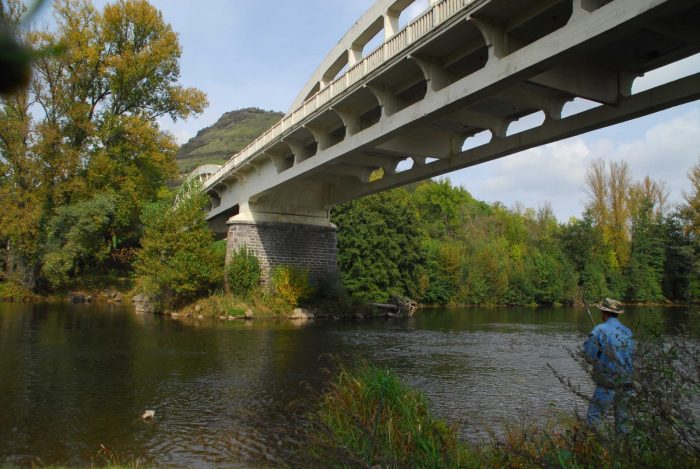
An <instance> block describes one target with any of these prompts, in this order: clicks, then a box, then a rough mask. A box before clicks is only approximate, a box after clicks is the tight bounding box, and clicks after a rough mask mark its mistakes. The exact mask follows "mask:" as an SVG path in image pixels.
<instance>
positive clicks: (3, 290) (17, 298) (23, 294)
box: [0, 280, 38, 303]
mask: <svg viewBox="0 0 700 469" xmlns="http://www.w3.org/2000/svg"><path fill="white" fill-rule="evenodd" d="M36 300H38V297H37V296H36V295H35V294H34V292H32V291H31V290H30V289H28V288H27V287H25V286H23V285H22V284H20V283H17V282H15V281H13V280H8V281H6V282H0V301H6V302H17V303H29V302H32V301H36Z"/></svg>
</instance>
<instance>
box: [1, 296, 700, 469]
mask: <svg viewBox="0 0 700 469" xmlns="http://www.w3.org/2000/svg"><path fill="white" fill-rule="evenodd" d="M624 320H625V322H626V323H627V324H630V325H632V327H633V329H634V328H635V327H636V326H635V324H636V323H641V322H645V323H648V324H647V325H649V324H652V325H653V327H656V328H657V329H660V330H662V331H664V332H665V333H672V334H676V333H679V332H680V331H681V330H684V329H685V330H694V331H697V330H698V329H700V328H699V327H698V324H700V320H699V316H698V313H697V312H689V311H687V310H684V309H679V308H676V309H669V310H661V309H654V308H641V309H634V310H631V311H629V312H628V314H626V315H625V319H624ZM590 327H591V326H590V323H589V319H588V316H587V315H586V313H585V312H584V311H582V310H572V309H513V308H488V309H467V310H465V309H448V310H425V311H421V312H420V313H419V314H418V315H417V316H415V317H414V318H410V319H390V320H383V319H382V320H372V321H360V322H358V321H316V322H309V323H303V324H295V323H290V322H264V321H254V322H252V323H246V322H240V321H234V322H228V323H218V322H213V321H184V322H183V321H173V320H169V319H166V318H161V317H156V316H150V315H146V316H139V315H135V314H133V313H132V312H131V311H130V309H129V308H127V307H117V306H111V307H107V306H104V307H102V306H84V305H70V306H69V305H50V306H47V305H36V306H17V305H0V395H1V396H2V397H3V399H4V404H5V405H3V406H1V407H0V465H2V464H3V463H19V464H29V463H30V462H32V461H38V460H39V458H40V460H41V461H44V462H45V463H63V464H70V465H79V464H86V463H89V462H90V461H91V459H93V458H94V457H95V455H96V454H97V452H98V450H99V449H100V445H104V446H106V447H108V448H109V449H110V450H111V451H113V452H114V453H116V454H117V455H119V457H120V458H121V460H125V461H129V460H132V459H136V458H141V459H143V460H145V461H155V462H158V463H161V464H167V465H172V466H177V467H211V465H217V466H228V467H249V466H251V465H258V464H260V463H267V464H270V465H273V466H278V465H281V464H283V463H287V464H291V465H293V464H294V457H295V454H296V450H297V443H296V441H295V438H296V431H297V430H298V428H299V426H300V425H302V424H303V421H302V420H301V419H300V409H301V410H303V409H304V408H305V406H308V405H310V404H312V403H313V401H314V400H315V398H316V396H317V392H318V390H320V389H321V388H322V387H323V385H324V383H325V379H326V375H325V374H323V373H320V372H319V370H320V369H321V368H323V367H330V366H332V364H333V361H331V360H329V359H328V356H329V355H332V356H334V357H337V360H338V361H340V362H342V363H355V362H357V361H358V360H359V359H365V360H367V361H369V362H372V363H376V364H379V365H381V366H386V367H389V368H392V369H394V370H396V371H397V372H398V374H399V375H400V376H401V377H402V379H404V380H405V381H406V382H408V383H409V384H411V385H412V386H415V387H416V388H418V389H421V390H422V391H424V392H425V393H426V394H427V396H428V398H429V400H430V403H431V408H432V409H433V411H434V412H435V413H437V414H438V415H439V416H441V417H444V418H447V419H449V420H451V421H453V422H459V424H460V429H461V433H462V435H463V437H464V438H466V439H470V440H479V439H481V438H484V436H485V435H486V429H488V428H490V427H493V428H495V429H498V428H499V426H500V425H502V423H503V422H506V421H508V420H512V419H514V418H518V417H519V416H520V414H521V413H522V412H523V411H528V412H530V413H531V414H532V415H533V416H535V417H537V418H540V417H541V416H542V415H543V414H544V413H545V412H547V411H549V410H551V409H564V410H566V411H571V410H572V409H574V408H575V407H576V406H579V408H583V406H584V404H583V403H580V402H577V401H576V400H575V399H574V397H573V396H572V395H571V394H570V393H569V392H568V391H566V390H564V389H563V388H562V387H561V385H560V384H559V383H558V381H557V380H556V379H555V378H554V376H553V375H552V373H551V371H550V370H549V369H548V368H547V366H546V364H547V363H550V364H551V365H552V366H553V367H555V368H556V369H557V370H560V371H561V372H562V374H564V375H565V376H568V377H571V378H572V380H573V381H574V382H580V383H581V386H582V390H584V391H586V392H587V391H589V390H590V388H591V387H592V386H591V384H590V382H589V379H588V378H587V377H586V376H583V374H582V373H581V371H580V370H579V368H578V366H577V365H576V364H575V363H574V362H573V360H572V359H571V357H570V356H569V355H568V352H567V349H575V348H576V347H578V346H579V345H580V343H581V342H582V340H583V338H584V337H585V334H586V333H587V332H588V331H589V330H590ZM146 409H154V410H155V411H156V419H155V421H154V422H152V423H150V424H149V423H145V422H143V421H142V420H141V419H140V415H141V414H142V413H143V411H144V410H146Z"/></svg>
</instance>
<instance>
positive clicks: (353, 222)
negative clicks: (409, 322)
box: [332, 189, 425, 301]
mask: <svg viewBox="0 0 700 469" xmlns="http://www.w3.org/2000/svg"><path fill="white" fill-rule="evenodd" d="M416 218H417V212H416V207H415V205H414V203H413V201H412V200H411V196H410V194H409V193H408V192H407V191H405V190H403V189H395V190H392V191H386V192H382V193H379V194H376V195H371V196H368V197H364V198H362V199H359V200H355V201H352V202H349V203H345V204H342V205H339V206H337V207H335V208H334V209H333V212H332V220H333V222H334V223H335V224H337V225H338V267H339V268H340V276H341V280H342V281H343V284H344V285H345V287H346V288H347V289H348V291H349V292H350V293H351V294H352V295H354V296H356V297H358V298H361V299H364V300H368V301H387V300H388V299H389V296H390V295H392V294H399V295H408V296H409V297H412V298H420V297H421V296H422V292H421V291H420V279H421V276H422V274H423V267H422V266H423V261H424V258H425V255H424V253H423V249H422V245H421V239H422V231H421V229H420V227H419V226H418V224H417V223H416V221H415V220H416Z"/></svg>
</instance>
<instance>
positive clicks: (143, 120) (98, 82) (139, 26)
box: [0, 0, 206, 287]
mask: <svg viewBox="0 0 700 469" xmlns="http://www.w3.org/2000/svg"><path fill="white" fill-rule="evenodd" d="M7 3H8V5H11V6H12V8H15V9H21V7H20V5H21V3H20V1H19V0H8V2H7ZM54 6H55V16H56V25H55V28H54V29H53V30H44V31H28V32H21V33H18V34H20V36H21V37H19V41H20V42H21V43H27V44H28V45H30V46H32V47H33V48H37V49H42V48H46V47H51V46H53V45H55V44H61V45H62V47H63V53H61V54H46V55H43V56H40V57H38V58H37V59H36V61H35V62H34V64H33V79H32V81H31V84H30V86H29V88H28V89H27V90H26V91H25V92H23V93H19V94H16V95H12V96H4V97H2V98H1V100H0V161H1V162H2V165H1V166H0V169H2V175H1V176H0V196H2V199H3V202H4V205H5V207H4V208H5V209H4V210H3V211H2V213H0V240H2V241H3V243H4V244H5V245H6V247H7V248H8V251H9V252H10V257H11V258H12V259H13V261H12V262H8V263H7V264H8V266H12V267H13V270H15V271H16V273H17V276H18V277H19V279H20V280H21V281H22V282H23V283H24V284H25V285H28V286H32V287H33V286H34V285H35V283H36V274H37V273H38V272H40V267H41V260H42V253H43V251H44V247H45V244H46V242H47V239H48V238H47V228H48V223H49V220H51V219H52V217H53V216H54V215H55V214H56V211H57V210H58V209H59V208H60V207H62V206H66V205H70V204H75V203H79V202H81V201H84V200H88V199H91V198H92V197H93V196H94V195H95V194H96V193H102V192H105V193H112V194H114V196H115V204H116V208H115V223H114V224H113V226H112V228H114V229H115V230H116V233H115V235H116V238H117V240H118V242H122V241H124V240H130V242H131V243H135V242H136V239H137V237H138V235H139V229H138V219H139V213H140V211H141V208H142V207H143V206H144V204H145V203H147V202H150V201H152V200H154V198H155V197H156V194H157V193H158V191H159V190H160V188H161V187H162V186H163V185H164V183H165V182H166V181H167V180H168V179H169V178H171V177H172V176H174V174H175V172H176V167H175V163H174V153H175V150H176V145H175V142H174V140H173V138H172V136H170V135H167V134H165V133H163V132H161V131H160V129H159V126H158V119H159V118H160V117H162V116H169V117H171V118H172V119H178V118H186V117H188V116H190V115H192V114H194V113H199V112H201V111H202V110H203V108H204V106H205V104H206V99H205V96H204V94H203V93H202V92H201V91H198V90H196V89H192V88H183V87H182V86H180V85H179V84H178V80H179V75H180V70H179V57H180V46H179V44H178V39H177V35H176V34H175V32H173V30H172V28H171V27H170V26H169V25H168V24H167V23H165V22H164V21H163V18H162V15H161V14H160V12H158V11H157V10H156V9H155V8H154V7H153V6H151V5H150V4H149V3H148V2H147V1H145V0H119V1H117V2H116V3H114V4H111V5H107V6H105V7H104V9H103V10H102V11H98V10H97V9H95V8H94V7H93V6H92V5H91V4H90V3H89V2H88V1H87V0H59V1H57V2H56V3H55V4H54ZM18 31H19V30H18ZM30 109H31V110H35V109H40V111H35V112H34V114H35V115H32V113H30Z"/></svg>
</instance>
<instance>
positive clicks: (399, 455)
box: [310, 365, 469, 468]
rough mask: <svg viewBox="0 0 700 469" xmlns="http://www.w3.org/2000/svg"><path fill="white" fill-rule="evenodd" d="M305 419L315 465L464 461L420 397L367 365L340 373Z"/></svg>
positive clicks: (453, 436) (452, 434)
mask: <svg viewBox="0 0 700 469" xmlns="http://www.w3.org/2000/svg"><path fill="white" fill-rule="evenodd" d="M311 420H312V425H311V428H310V439H311V455H312V458H313V459H314V460H315V461H314V463H315V465H318V466H319V467H385V468H393V467H416V468H442V467H445V468H448V467H449V468H451V467H464V466H466V465H467V461H468V458H469V453H468V450H467V448H466V447H464V446H463V445H461V444H460V443H459V441H458V439H457V432H456V430H455V428H453V427H450V426H449V425H447V424H446V423H445V422H444V421H442V420H438V419H436V418H434V417H433V416H432V415H431V414H430V412H429V411H428V406H427V401H426V399H425V396H424V395H423V394H421V393H420V392H417V391H414V390H411V389H409V388H408V387H406V386H404V385H403V384H402V383H401V382H400V381H399V379H398V377H397V376H396V375H395V374H394V373H392V372H391V371H386V370H380V369H378V368H375V367H372V366H368V365H363V366H361V367H360V368H359V370H357V371H355V372H351V371H348V370H345V369H342V370H341V371H340V373H339V374H338V376H337V377H336V378H335V380H333V381H332V382H331V384H330V385H329V387H328V389H327V390H326V391H325V393H324V394H323V395H322V396H321V404H320V407H319V409H318V410H317V411H316V412H315V413H313V414H312V415H311Z"/></svg>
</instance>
